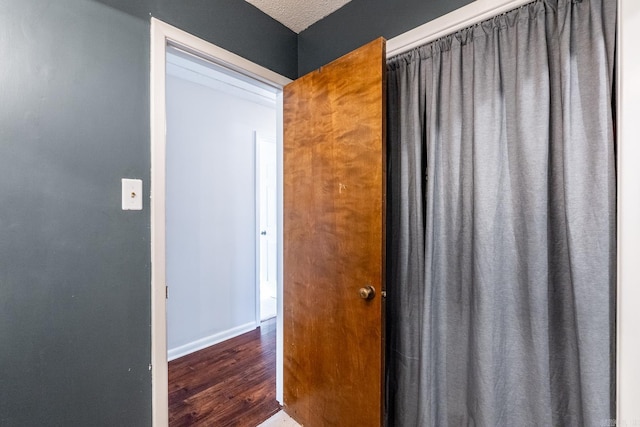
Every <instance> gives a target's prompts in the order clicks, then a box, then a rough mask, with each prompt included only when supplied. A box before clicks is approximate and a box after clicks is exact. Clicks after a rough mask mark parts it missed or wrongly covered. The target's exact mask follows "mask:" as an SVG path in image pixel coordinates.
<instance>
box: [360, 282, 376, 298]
mask: <svg viewBox="0 0 640 427" xmlns="http://www.w3.org/2000/svg"><path fill="white" fill-rule="evenodd" d="M358 293H359V294H360V298H362V299H373V297H375V296H376V290H375V288H374V287H373V286H371V285H367V286H365V287H364V288H360V290H359V291H358Z"/></svg>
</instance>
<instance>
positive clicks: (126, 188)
mask: <svg viewBox="0 0 640 427" xmlns="http://www.w3.org/2000/svg"><path fill="white" fill-rule="evenodd" d="M122 210H123V211H141V210H142V180H141V179H127V178H122Z"/></svg>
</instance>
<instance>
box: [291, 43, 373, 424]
mask: <svg viewBox="0 0 640 427" xmlns="http://www.w3.org/2000/svg"><path fill="white" fill-rule="evenodd" d="M384 70H385V41H384V39H378V40H375V41H373V42H371V43H369V44H367V45H366V46H363V47H362V48H360V49H358V50H356V51H354V52H352V53H350V54H348V55H346V56H344V57H342V58H340V59H337V60H336V61H334V62H332V63H330V64H329V65H326V66H324V67H322V68H320V69H319V70H316V71H314V72H312V73H310V74H307V75H306V76H304V77H301V78H300V79H298V80H296V81H295V82H293V83H291V84H289V85H288V86H286V87H285V89H284V300H283V304H284V317H283V321H284V407H285V411H286V412H287V413H288V414H289V415H291V416H292V417H293V418H294V419H296V420H297V421H298V422H299V423H300V424H303V425H304V426H305V427H313V426H332V425H333V426H380V425H381V423H382V411H383V410H382V396H383V372H384V351H383V344H384V341H383V340H384V334H383V331H384V326H383V325H384V304H383V303H384V301H383V298H382V295H381V293H382V291H383V290H384V247H385V243H384V238H385V236H384V211H385V207H384V204H385V128H384V123H385V117H384V113H385V85H384V81H385V72H384ZM368 285H370V286H372V287H374V288H375V292H376V295H375V297H373V298H372V299H369V300H367V299H363V298H362V297H361V295H360V289H361V288H364V287H366V286H368Z"/></svg>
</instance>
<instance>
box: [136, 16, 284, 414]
mask: <svg viewBox="0 0 640 427" xmlns="http://www.w3.org/2000/svg"><path fill="white" fill-rule="evenodd" d="M168 46H174V47H178V48H180V49H181V50H184V51H186V52H189V53H191V54H193V55H195V56H197V57H199V58H202V59H205V60H207V61H210V62H213V63H215V64H217V65H220V66H223V67H225V68H228V69H230V70H233V71H236V72H238V73H240V74H243V75H245V76H247V77H250V78H252V79H255V80H257V81H260V82H262V83H265V84H267V85H269V86H272V87H274V88H276V89H278V91H279V93H278V94H277V97H276V147H277V148H276V149H277V153H276V155H277V156H278V161H277V169H278V188H277V191H278V226H279V227H280V228H279V229H280V230H281V229H282V228H281V225H282V224H281V223H282V160H281V159H282V89H283V87H284V86H285V85H287V84H288V83H289V82H291V80H290V79H288V78H286V77H284V76H282V75H280V74H278V73H275V72H273V71H271V70H269V69H267V68H265V67H262V66H260V65H258V64H255V63H253V62H251V61H249V60H247V59H244V58H242V57H240V56H238V55H236V54H234V53H232V52H229V51H227V50H225V49H222V48H221V47H218V46H216V45H214V44H212V43H209V42H206V41H204V40H202V39H200V38H198V37H196V36H193V35H191V34H189V33H187V32H185V31H182V30H180V29H178V28H176V27H173V26H171V25H169V24H167V23H165V22H162V21H160V20H158V19H156V18H151V71H150V73H151V75H150V77H151V78H150V84H151V87H150V95H151V96H150V98H151V109H150V113H151V117H150V126H151V189H150V198H151V203H150V205H151V363H150V364H149V370H150V371H151V406H152V409H151V411H152V422H153V426H156V427H164V426H167V425H168V423H169V411H168V406H169V399H168V394H169V388H168V373H167V369H168V362H167V314H166V313H167V312H166V307H167V301H166V288H165V286H166V229H165V227H166V226H165V224H166V174H165V171H166V144H167V141H166V124H167V120H166V89H165V88H166V67H165V63H166V49H167V47H168ZM279 237H280V238H279V239H278V267H279V271H278V295H279V296H280V295H281V294H282V275H281V271H282V268H281V262H282V237H281V236H279ZM280 300H281V298H278V301H279V302H278V322H277V337H278V338H277V340H278V344H277V350H276V387H277V390H279V394H278V396H281V395H282V324H281V318H282V316H281V315H280V314H281V313H282V305H281V303H280ZM281 400H282V398H281V397H280V401H281Z"/></svg>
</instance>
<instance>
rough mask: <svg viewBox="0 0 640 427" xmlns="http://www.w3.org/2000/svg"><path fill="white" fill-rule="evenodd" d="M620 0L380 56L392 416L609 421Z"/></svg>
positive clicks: (508, 17) (590, 1)
mask: <svg viewBox="0 0 640 427" xmlns="http://www.w3.org/2000/svg"><path fill="white" fill-rule="evenodd" d="M615 28H616V2H615V1H614V0H583V1H576V0H573V1H572V0H547V1H542V0H540V1H536V2H533V3H530V4H528V5H525V6H523V7H521V8H519V9H516V10H514V11H511V12H509V13H506V14H503V15H500V16H498V17H495V18H493V19H490V20H488V21H485V22H482V23H479V24H477V25H475V26H473V27H470V28H467V29H465V30H462V31H459V32H457V33H455V34H452V35H450V36H447V37H444V38H442V39H439V40H437V41H435V42H433V43H430V44H428V45H425V46H422V47H419V48H417V49H414V50H413V51H410V52H408V53H406V54H403V55H400V56H398V57H395V58H392V59H390V60H389V62H388V64H387V79H388V82H387V117H388V120H387V123H388V126H387V132H388V138H387V139H388V143H387V145H388V158H387V163H388V181H387V182H388V184H387V191H388V202H387V203H388V212H387V221H388V223H387V290H388V292H387V295H388V297H387V307H388V313H387V319H388V325H389V326H388V330H387V343H388V349H387V350H388V351H387V366H388V368H387V369H388V370H387V387H388V393H387V398H388V401H387V420H388V425H390V426H541V425H544V426H599V425H605V423H608V422H609V419H611V418H614V416H615V415H614V414H615V396H614V391H613V390H614V381H615V376H614V373H615V369H614V363H615V354H614V353H613V351H614V348H615V346H614V339H615V306H614V303H615V267H616V264H615V259H616V254H615V244H616V242H615V232H616V230H615V206H616V190H615V174H616V170H615V142H614V128H613V119H614V111H613V107H612V105H613V90H614V86H613V83H614V70H613V67H614V50H615Z"/></svg>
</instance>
